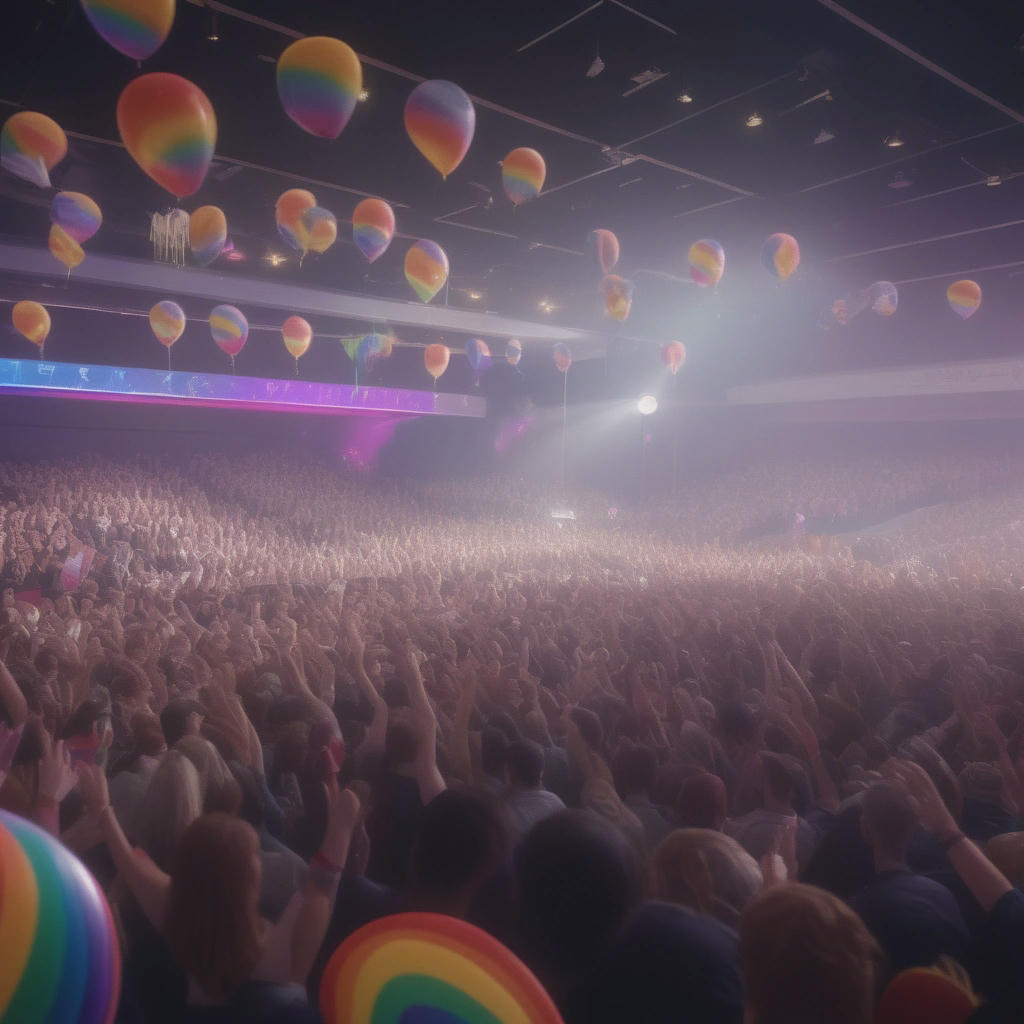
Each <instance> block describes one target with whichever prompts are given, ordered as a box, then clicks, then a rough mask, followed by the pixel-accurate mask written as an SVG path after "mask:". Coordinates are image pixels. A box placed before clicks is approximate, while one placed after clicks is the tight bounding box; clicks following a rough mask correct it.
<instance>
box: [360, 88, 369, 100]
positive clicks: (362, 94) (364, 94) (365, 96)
mask: <svg viewBox="0 0 1024 1024" xmlns="http://www.w3.org/2000/svg"><path fill="white" fill-rule="evenodd" d="M369 98H370V90H369V89H360V90H359V102H360V103H365V102H366V101H367V100H368V99H369Z"/></svg>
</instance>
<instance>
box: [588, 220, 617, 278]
mask: <svg viewBox="0 0 1024 1024" xmlns="http://www.w3.org/2000/svg"><path fill="white" fill-rule="evenodd" d="M587 240H588V242H589V243H590V244H591V245H593V247H594V252H595V254H596V255H597V263H598V266H599V267H600V268H601V272H602V273H603V274H610V273H611V272H612V269H613V268H614V266H615V264H616V263H618V262H619V240H618V238H616V237H615V235H614V234H613V233H612V232H611V231H609V230H608V229H607V228H595V229H594V230H593V231H591V232H590V235H589V236H588V239H587Z"/></svg>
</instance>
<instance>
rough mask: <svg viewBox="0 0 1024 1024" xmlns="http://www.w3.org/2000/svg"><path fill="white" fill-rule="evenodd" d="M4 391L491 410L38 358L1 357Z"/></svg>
mask: <svg viewBox="0 0 1024 1024" xmlns="http://www.w3.org/2000/svg"><path fill="white" fill-rule="evenodd" d="M0 394H7V395H35V396H48V397H57V398H84V399H92V400H94V401H114V402H139V403H146V404H152V405H191V406H208V407H216V408H222V409H223V408H231V409H265V410H268V411H273V412H292V413H317V414H321V415H323V414H334V415H338V414H352V413H357V414H364V415H365V414H378V413H404V414H407V415H418V416H471V417H482V416H483V415H484V413H485V411H486V401H485V400H484V399H483V398H480V397H477V396H474V395H447V394H437V395H435V394H434V393H433V392H431V391H410V390H405V389H402V388H374V387H361V388H359V390H358V391H357V390H356V389H355V388H354V387H352V386H351V385H348V384H325V383H323V382H321V381H308V380H273V379H268V378H266V377H233V376H228V375H226V374H220V373H188V372H185V371H182V370H171V371H167V370H143V369H139V368H136V367H125V366H88V365H79V364H76V363H54V362H49V361H48V360H38V361H37V360H31V359H0Z"/></svg>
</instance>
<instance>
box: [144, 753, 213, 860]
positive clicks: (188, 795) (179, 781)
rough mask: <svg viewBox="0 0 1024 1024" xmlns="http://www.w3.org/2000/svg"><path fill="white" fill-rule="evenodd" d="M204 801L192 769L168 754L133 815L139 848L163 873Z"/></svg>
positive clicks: (181, 757) (179, 756)
mask: <svg viewBox="0 0 1024 1024" xmlns="http://www.w3.org/2000/svg"><path fill="white" fill-rule="evenodd" d="M202 811H203V797H202V789H201V786H200V782H199V773H198V772H197V771H196V769H195V765H193V764H192V762H191V761H190V760H189V759H188V758H187V757H185V755H184V754H182V753H181V752H180V751H178V750H168V751H167V753H166V754H164V756H163V758H162V759H161V761H160V765H159V767H158V768H157V769H156V771H155V772H154V773H153V776H152V778H151V779H150V780H149V785H148V786H147V787H146V792H145V795H144V796H143V799H142V800H141V802H140V803H139V808H138V811H137V813H136V820H135V832H136V837H137V840H138V844H139V846H141V847H142V848H143V849H144V850H145V851H146V853H148V854H149V856H150V857H151V858H152V859H153V861H154V862H155V863H156V864H158V865H159V866H160V867H161V868H163V869H164V870H165V871H166V870H168V868H169V867H170V864H171V859H172V857H173V855H174V851H175V849H177V846H178V842H179V840H180V839H181V836H182V834H183V833H184V831H185V829H186V828H188V826H189V825H191V824H192V822H193V821H195V820H196V818H198V817H199V815H200V814H202Z"/></svg>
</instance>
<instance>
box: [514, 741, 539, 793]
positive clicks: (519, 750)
mask: <svg viewBox="0 0 1024 1024" xmlns="http://www.w3.org/2000/svg"><path fill="white" fill-rule="evenodd" d="M505 770H506V772H507V777H508V784H509V785H510V786H513V787H515V788H518V789H540V786H541V781H542V779H543V776H544V751H543V750H542V749H541V747H540V744H538V743H534V742H533V741H532V740H516V742H515V743H510V744H509V747H508V750H506V751H505Z"/></svg>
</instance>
